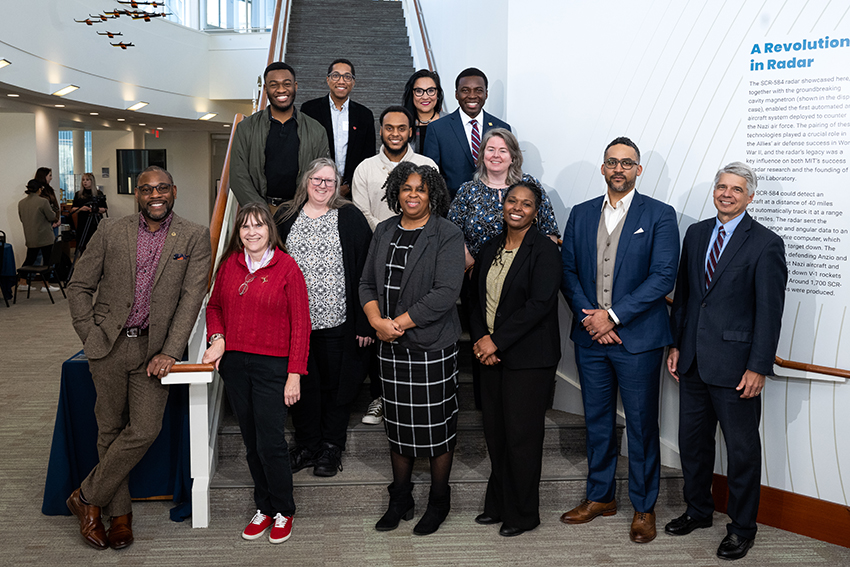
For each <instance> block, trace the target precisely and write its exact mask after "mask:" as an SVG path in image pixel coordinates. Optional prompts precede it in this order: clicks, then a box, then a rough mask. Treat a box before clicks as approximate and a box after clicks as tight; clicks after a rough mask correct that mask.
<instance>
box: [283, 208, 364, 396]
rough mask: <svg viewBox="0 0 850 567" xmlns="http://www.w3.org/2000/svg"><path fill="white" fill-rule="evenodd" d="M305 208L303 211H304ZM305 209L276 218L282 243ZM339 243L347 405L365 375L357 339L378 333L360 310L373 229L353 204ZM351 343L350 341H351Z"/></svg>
mask: <svg viewBox="0 0 850 567" xmlns="http://www.w3.org/2000/svg"><path fill="white" fill-rule="evenodd" d="M302 208H303V207H302ZM300 213H301V209H299V210H298V212H297V213H295V214H294V215H292V216H291V217H289V218H288V219H286V220H284V221H281V220H280V219H278V218H276V219H275V221H276V223H277V229H278V232H279V233H280V239H281V240H282V241H283V242H284V243H286V238H287V236H289V231H290V230H292V225H293V224H294V223H295V219H296V218H298V215H299V214H300ZM338 229H339V241H340V244H341V245H342V266H343V270H344V272H345V323H343V325H345V334H346V342H345V345H346V346H345V353H344V354H343V357H344V358H343V368H344V369H345V371H344V372H343V375H342V376H340V380H339V398H338V401H339V403H347V402H349V401H351V400H353V399H354V397H356V395H357V390H358V388H359V387H360V384H361V383H362V381H363V379H364V378H365V374H364V373H363V372H362V370H360V368H361V361H360V358H361V356H360V354H359V352H358V350H357V340H356V338H355V336H361V337H373V338H374V337H375V330H374V329H373V328H372V326H371V325H370V324H369V320H368V319H367V318H366V314H365V313H364V312H363V308H362V307H360V294H359V285H360V275H361V274H362V273H363V266H364V265H365V264H366V255H367V253H368V252H369V243H370V242H371V240H372V229H371V228H369V223H368V221H367V220H366V217H364V216H363V213H361V212H360V209H358V208H357V207H356V206H354V205H353V204H346V205H343V206H342V207H340V209H339V225H338ZM349 339H350V340H349Z"/></svg>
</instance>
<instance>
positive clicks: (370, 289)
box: [360, 215, 464, 351]
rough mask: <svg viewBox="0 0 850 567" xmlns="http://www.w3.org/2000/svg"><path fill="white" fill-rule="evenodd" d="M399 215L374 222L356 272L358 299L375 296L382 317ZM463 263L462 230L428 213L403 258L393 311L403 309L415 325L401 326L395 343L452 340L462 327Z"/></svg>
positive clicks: (413, 345)
mask: <svg viewBox="0 0 850 567" xmlns="http://www.w3.org/2000/svg"><path fill="white" fill-rule="evenodd" d="M400 220H401V217H400V216H395V217H392V218H390V219H387V220H385V221H384V222H382V223H380V224H379V225H378V226H377V227H376V228H375V234H374V236H373V237H372V242H371V244H370V245H369V255H368V257H367V258H366V266H365V267H364V268H363V275H362V277H361V278H360V303H361V304H362V305H364V306H365V305H366V304H367V303H369V302H370V301H377V302H378V307H379V308H380V310H381V316H382V317H386V313H385V312H384V302H385V296H386V290H385V288H384V284H385V282H386V277H387V267H386V262H387V250H388V249H389V247H390V243H391V242H392V240H393V235H395V231H396V227H397V226H398V223H399V221H400ZM463 267H464V253H463V233H462V232H461V231H460V229H459V228H458V227H457V226H455V225H454V224H452V223H451V222H449V221H447V220H446V219H444V218H442V217H440V216H438V215H431V218H430V219H428V222H427V223H426V224H425V228H423V229H422V234H420V235H419V238H418V239H417V240H416V244H415V245H414V247H413V251H412V252H411V254H410V257H409V258H408V259H407V265H406V266H405V268H404V276H402V279H401V290H400V291H399V299H398V303H397V305H396V313H404V312H405V311H406V312H407V313H408V314H409V315H410V318H411V319H412V320H413V322H414V323H415V324H416V327H414V328H412V329H408V330H407V331H405V333H404V335H403V336H402V337H401V338H399V340H398V344H400V345H401V346H404V347H406V348H409V349H412V350H419V351H435V350H440V349H443V348H446V347H449V346H451V345H453V344H455V343H456V342H457V340H458V339H459V338H460V333H461V329H460V319H459V318H458V314H457V298H458V296H460V288H461V284H462V283H463Z"/></svg>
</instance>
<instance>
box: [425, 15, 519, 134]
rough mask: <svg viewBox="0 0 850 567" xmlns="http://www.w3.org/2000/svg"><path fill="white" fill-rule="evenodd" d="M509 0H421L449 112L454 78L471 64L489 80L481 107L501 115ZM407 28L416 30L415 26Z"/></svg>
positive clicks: (454, 105)
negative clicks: (485, 97)
mask: <svg viewBox="0 0 850 567" xmlns="http://www.w3.org/2000/svg"><path fill="white" fill-rule="evenodd" d="M510 4H511V2H509V1H508V0H489V1H482V0H475V1H465V2H455V1H453V0H422V1H421V5H422V13H423V14H424V17H425V22H426V26H427V27H428V36H429V37H430V38H431V47H432V49H433V51H434V58H435V60H436V67H437V72H438V73H439V74H440V82H441V83H442V86H443V91H444V92H445V95H446V96H445V106H446V109H447V110H448V111H449V112H453V111H455V110H456V109H457V101H456V100H455V97H454V92H455V77H457V75H458V73H460V72H461V71H463V70H464V69H466V68H467V67H477V68H479V69H481V70H482V71H484V74H485V75H487V80H488V81H489V88H488V91H489V94H488V98H487V103H486V104H485V106H484V109H485V110H486V111H487V112H489V113H490V114H492V115H494V116H497V117H499V118H503V119H504V118H505V115H506V112H505V108H506V100H507V93H506V90H507V89H506V84H507V82H506V80H507V72H508V64H509V59H508V39H509V38H508V9H509V5H510ZM413 21H415V18H413V19H411V22H413ZM471 23H472V24H471ZM408 30H410V28H408ZM412 31H413V32H414V33H419V29H418V27H417V28H413V30H412ZM511 126H513V124H511Z"/></svg>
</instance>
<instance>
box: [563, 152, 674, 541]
mask: <svg viewBox="0 0 850 567" xmlns="http://www.w3.org/2000/svg"><path fill="white" fill-rule="evenodd" d="M601 170H602V175H603V176H604V177H605V182H606V183H607V185H608V191H607V193H606V194H605V195H603V196H601V197H597V198H595V199H591V200H590V201H586V202H584V203H582V204H580V205H576V206H575V207H573V210H572V212H571V213H570V218H569V220H568V221H567V228H566V230H565V231H564V244H563V247H562V249H561V252H562V255H563V266H564V278H563V282H562V285H561V290H562V292H563V294H564V297H565V298H566V300H567V303H569V306H570V309H571V310H572V312H573V327H572V332H571V335H570V338H572V340H573V342H574V343H575V356H576V364H577V366H578V373H579V380H580V383H581V395H582V401H583V402H584V414H585V421H586V423H587V466H588V475H587V495H586V498H585V499H584V500H582V502H581V504H579V505H578V506H577V507H576V508H574V509H572V510H570V511H569V512H567V513H565V514H564V515H563V516H561V521H562V522H564V523H566V524H583V523H586V522H589V521H591V520H592V519H594V518H596V517H597V516H600V515H602V516H611V515H614V514H616V513H617V501H616V499H615V494H614V492H615V478H614V474H615V472H616V468H617V442H616V441H617V437H616V427H615V426H616V417H617V390H618V389H619V392H620V396H621V398H622V400H623V409H624V410H625V414H626V433H627V436H628V448H629V498H630V499H631V502H632V506H633V507H634V510H635V513H634V518H633V519H632V525H631V529H630V531H629V538H630V539H631V540H632V541H634V542H636V543H647V542H650V541H652V540H653V539H655V535H656V530H655V511H654V508H655V501H656V500H657V498H658V484H659V479H660V475H661V465H660V460H659V438H658V435H659V434H658V391H659V382H660V376H661V362H662V359H663V356H664V347H665V346H667V345H669V344H670V343H671V342H672V337H671V334H670V325H669V320H668V315H667V305H666V300H665V296H666V295H667V294H668V293H670V292H671V291H672V290H673V283H674V281H675V279H676V264H677V260H678V258H679V230H678V228H677V224H676V214H675V212H674V211H673V208H672V207H671V206H670V205H667V204H665V203H662V202H660V201H657V200H655V199H652V198H650V197H646V196H643V195H641V194H640V193H638V192H637V191H635V188H634V187H635V182H636V180H637V177H638V176H639V175H640V174H641V172H642V171H643V169H642V167H641V165H640V150H639V149H638V147H637V146H636V145H635V144H634V142H632V141H631V140H630V139H628V138H625V137H623V138H617V139H615V140H614V141H613V142H611V143H610V144H608V147H607V148H606V149H605V159H604V161H603V164H602V168H601Z"/></svg>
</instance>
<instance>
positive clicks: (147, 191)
mask: <svg viewBox="0 0 850 567" xmlns="http://www.w3.org/2000/svg"><path fill="white" fill-rule="evenodd" d="M172 187H174V185H171V184H169V183H160V184H159V185H139V186H138V187H136V189H138V190H139V193H141V194H142V195H151V194H152V193H153V192H154V190H155V191H156V192H157V193H159V194H160V195H168V194H169V193H171V188H172Z"/></svg>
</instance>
